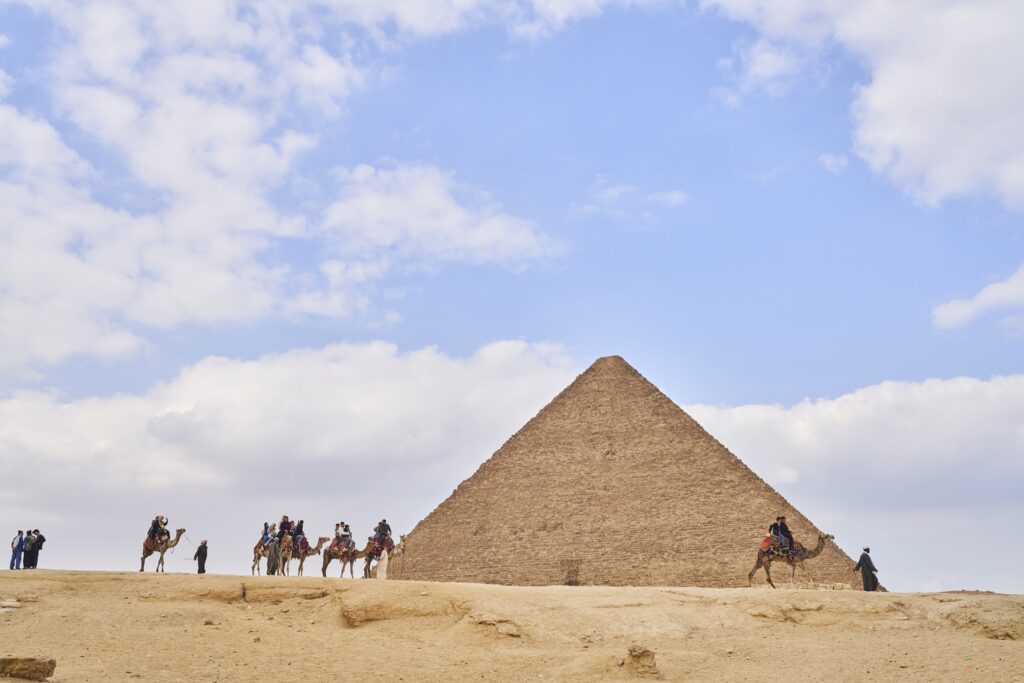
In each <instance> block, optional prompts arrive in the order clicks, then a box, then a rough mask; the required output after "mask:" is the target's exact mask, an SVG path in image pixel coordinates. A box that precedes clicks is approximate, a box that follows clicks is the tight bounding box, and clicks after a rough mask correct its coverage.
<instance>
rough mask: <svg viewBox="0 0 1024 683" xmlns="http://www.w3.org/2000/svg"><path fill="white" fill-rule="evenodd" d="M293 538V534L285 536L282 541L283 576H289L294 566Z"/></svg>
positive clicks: (281, 572)
mask: <svg viewBox="0 0 1024 683" xmlns="http://www.w3.org/2000/svg"><path fill="white" fill-rule="evenodd" d="M292 550H293V548H292V537H291V534H285V535H284V538H282V539H281V571H280V572H279V573H280V574H281V576H288V573H289V572H288V570H289V568H290V567H291V564H292Z"/></svg>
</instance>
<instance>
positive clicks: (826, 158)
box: [818, 153, 848, 173]
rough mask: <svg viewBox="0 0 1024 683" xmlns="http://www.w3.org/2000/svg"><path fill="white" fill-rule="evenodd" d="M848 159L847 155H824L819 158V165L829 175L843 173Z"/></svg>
mask: <svg viewBox="0 0 1024 683" xmlns="http://www.w3.org/2000/svg"><path fill="white" fill-rule="evenodd" d="M847 161H848V160H847V158H846V155H845V154H828V153H825V154H822V155H820V156H819V157H818V163H820V164H821V165H822V167H823V168H824V169H825V170H826V171H828V172H829V173H842V172H843V171H844V170H845V169H846V164H847Z"/></svg>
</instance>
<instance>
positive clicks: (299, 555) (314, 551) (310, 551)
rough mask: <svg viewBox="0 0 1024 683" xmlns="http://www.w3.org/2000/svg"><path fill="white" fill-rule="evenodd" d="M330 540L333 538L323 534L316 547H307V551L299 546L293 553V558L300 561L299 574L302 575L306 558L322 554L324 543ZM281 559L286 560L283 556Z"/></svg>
mask: <svg viewBox="0 0 1024 683" xmlns="http://www.w3.org/2000/svg"><path fill="white" fill-rule="evenodd" d="M329 540H331V539H329V538H327V537H326V536H321V537H320V538H318V539H317V540H316V547H315V548H313V547H310V548H306V550H305V551H303V550H302V549H301V548H298V549H297V550H296V551H295V553H294V554H293V555H292V558H291V559H294V560H298V561H299V574H298V575H299V576H302V565H303V564H305V563H306V558H307V557H312V556H313V555H319V554H320V549H321V548H323V547H324V543H327V541H329ZM281 560H282V561H284V557H283V556H282V557H281Z"/></svg>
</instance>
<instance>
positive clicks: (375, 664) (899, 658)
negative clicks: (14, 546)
mask: <svg viewBox="0 0 1024 683" xmlns="http://www.w3.org/2000/svg"><path fill="white" fill-rule="evenodd" d="M0 599H6V600H8V602H6V603H3V604H7V605H10V606H9V607H7V608H2V607H0V656H3V655H17V656H27V655H40V656H45V657H53V658H55V659H56V660H57V671H56V673H55V674H54V676H53V678H51V679H50V680H52V681H54V683H60V682H67V683H70V682H75V683H78V682H81V681H139V680H141V681H257V680H271V679H274V680H283V679H287V680H292V681H297V680H303V681H339V680H360V681H378V680H379V681H383V680H388V681H403V680H404V681H449V682H450V681H470V680H514V681H522V680H558V681H576V680H583V681H591V680H630V679H642V678H649V679H652V680H657V679H658V678H660V679H663V680H678V681H686V680H730V681H747V680H749V681H765V680H783V679H784V680H787V681H804V680H810V681H830V682H831V681H859V680H866V679H874V680H894V679H898V680H920V681H937V680H950V681H1011V680H1024V596H1015V595H1013V596H1011V595H997V594H990V593H966V592H964V593H918V594H899V593H871V594H868V593H862V592H855V591H831V590H821V589H819V590H797V589H789V590H787V589H780V590H776V591H772V590H771V589H770V588H760V587H758V588H752V589H737V588H722V589H715V588H605V587H583V586H580V587H569V586H549V587H535V588H524V587H510V586H492V585H482V584H458V583H422V582H413V581H376V580H362V579H356V580H351V579H338V578H328V579H323V578H319V577H316V578H314V577H302V578H299V577H257V578H249V577H240V576H215V575H210V574H207V575H205V576H196V575H184V574H164V575H156V574H151V573H147V574H138V573H135V574H131V573H106V572H67V571H48V570H39V571H22V572H0ZM11 600H14V602H10V601H11ZM14 605H18V606H14ZM630 648H632V649H633V650H632V652H633V654H632V656H631V655H630Z"/></svg>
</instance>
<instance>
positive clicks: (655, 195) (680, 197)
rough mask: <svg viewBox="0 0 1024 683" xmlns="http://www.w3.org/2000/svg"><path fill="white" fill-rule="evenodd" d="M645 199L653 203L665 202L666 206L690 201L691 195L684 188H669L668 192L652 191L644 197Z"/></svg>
mask: <svg viewBox="0 0 1024 683" xmlns="http://www.w3.org/2000/svg"><path fill="white" fill-rule="evenodd" d="M644 201H647V202H651V203H653V204H664V205H665V206H682V205H683V204H685V203H686V202H688V201H690V195H688V194H686V193H685V192H683V191H682V190H668V191H667V192H652V193H651V194H649V195H647V196H646V197H644Z"/></svg>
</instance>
